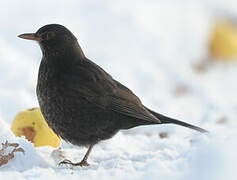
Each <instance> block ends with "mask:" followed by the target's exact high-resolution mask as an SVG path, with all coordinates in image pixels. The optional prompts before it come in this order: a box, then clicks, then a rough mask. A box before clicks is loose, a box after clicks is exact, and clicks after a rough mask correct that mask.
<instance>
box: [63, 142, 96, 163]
mask: <svg viewBox="0 0 237 180" xmlns="http://www.w3.org/2000/svg"><path fill="white" fill-rule="evenodd" d="M92 148H93V145H90V146H89V148H88V150H87V152H86V154H85V156H84V158H83V159H82V160H81V162H78V163H73V162H72V161H70V160H68V159H65V160H63V161H62V162H60V163H59V165H62V164H69V165H72V166H81V167H82V166H89V165H90V164H89V163H88V162H87V159H88V157H89V155H90V152H91V150H92Z"/></svg>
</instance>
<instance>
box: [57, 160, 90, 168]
mask: <svg viewBox="0 0 237 180" xmlns="http://www.w3.org/2000/svg"><path fill="white" fill-rule="evenodd" d="M63 164H69V165H71V166H81V167H83V166H89V165H90V164H89V163H88V162H87V161H86V160H84V159H83V160H82V161H81V162H79V163H73V162H72V161H70V160H68V159H65V160H63V161H61V162H60V163H59V164H58V165H63Z"/></svg>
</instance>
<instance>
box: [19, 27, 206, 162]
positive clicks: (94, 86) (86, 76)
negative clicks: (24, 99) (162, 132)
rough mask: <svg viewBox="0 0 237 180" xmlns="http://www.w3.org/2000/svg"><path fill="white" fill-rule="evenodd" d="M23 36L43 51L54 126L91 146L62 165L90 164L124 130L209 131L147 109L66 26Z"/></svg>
mask: <svg viewBox="0 0 237 180" xmlns="http://www.w3.org/2000/svg"><path fill="white" fill-rule="evenodd" d="M19 37H21V38H24V39H30V40H36V41H38V42H39V45H40V47H41V50H42V53H43V57H42V61H41V64H40V68H39V74H38V84H37V97H38V101H39V105H40V108H41V111H42V113H43V115H44V117H45V119H46V121H47V122H48V124H49V126H50V127H51V128H52V129H53V130H54V131H55V133H56V134H58V135H59V136H61V137H62V138H63V139H64V140H66V141H68V142H70V143H72V144H74V145H78V146H87V147H89V150H88V151H87V153H86V155H85V157H84V158H83V160H82V161H81V162H79V163H72V162H71V161H69V160H65V161H63V162H62V163H64V164H72V165H80V166H83V165H88V163H87V157H88V156H89V153H90V151H91V149H92V147H93V145H94V144H96V143H98V142H99V141H101V140H105V139H109V138H111V137H112V136H113V135H115V134H116V133H117V132H118V131H119V130H121V129H129V128H133V127H136V126H140V125H152V124H163V123H174V124H178V125H181V126H185V127H188V128H191V129H195V130H198V131H200V132H206V130H204V129H202V128H199V127H196V126H193V125H190V124H187V123H185V122H182V121H178V120H175V119H172V118H168V117H166V116H163V115H161V114H158V113H156V112H154V111H152V110H150V109H148V108H147V107H145V106H144V105H143V104H142V102H141V101H140V100H139V98H138V97H137V96H136V95H135V94H134V93H133V92H132V91H131V90H129V89H128V88H127V87H125V86H124V85H122V84H121V83H119V82H118V81H116V80H114V79H113V78H112V77H111V76H110V75H109V74H108V73H106V72H105V71H104V70H103V69H102V68H101V67H99V66H98V65H96V64H95V63H93V62H92V61H90V60H89V59H87V58H86V56H85V55H84V53H83V51H82V49H81V47H80V45H79V44H78V42H77V39H76V37H75V36H74V35H73V34H72V33H71V32H70V31H69V30H68V29H67V28H65V27H64V26H62V25H58V24H50V25H46V26H44V27H42V28H40V29H39V30H38V31H37V32H36V33H28V34H22V35H20V36H19Z"/></svg>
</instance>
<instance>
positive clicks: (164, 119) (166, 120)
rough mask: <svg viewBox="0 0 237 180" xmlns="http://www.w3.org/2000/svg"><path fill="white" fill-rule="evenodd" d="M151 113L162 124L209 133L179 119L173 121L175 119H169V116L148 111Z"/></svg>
mask: <svg viewBox="0 0 237 180" xmlns="http://www.w3.org/2000/svg"><path fill="white" fill-rule="evenodd" d="M147 110H148V111H149V112H150V113H152V114H153V115H154V116H155V117H157V118H158V119H159V120H160V121H161V124H169V123H172V124H177V125H180V126H184V127H187V128H190V129H194V130H196V131H199V132H201V133H208V131H207V130H205V129H202V128H200V127H198V126H194V125H192V124H188V123H186V122H183V121H179V120H177V119H173V118H170V117H167V116H164V115H162V114H159V113H157V112H154V111H152V110H150V109H147Z"/></svg>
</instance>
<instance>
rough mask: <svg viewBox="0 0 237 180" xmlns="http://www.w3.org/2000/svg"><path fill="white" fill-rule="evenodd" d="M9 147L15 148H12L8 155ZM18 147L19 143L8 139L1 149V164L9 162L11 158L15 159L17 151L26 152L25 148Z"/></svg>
mask: <svg viewBox="0 0 237 180" xmlns="http://www.w3.org/2000/svg"><path fill="white" fill-rule="evenodd" d="M8 147H14V149H13V150H12V152H11V153H8V154H7V155H6V153H7V148H8ZM18 147H19V144H18V143H8V141H6V142H5V143H2V149H0V166H2V165H4V164H7V163H8V162H9V161H10V160H11V159H13V158H14V153H15V152H22V153H24V152H25V151H24V149H23V148H21V147H19V148H18Z"/></svg>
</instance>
